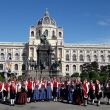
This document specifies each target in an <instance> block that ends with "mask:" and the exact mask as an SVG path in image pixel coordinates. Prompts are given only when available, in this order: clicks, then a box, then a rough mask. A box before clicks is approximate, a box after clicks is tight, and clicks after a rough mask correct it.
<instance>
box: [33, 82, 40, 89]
mask: <svg viewBox="0 0 110 110" xmlns="http://www.w3.org/2000/svg"><path fill="white" fill-rule="evenodd" d="M33 88H34V90H35V89H36V88H37V89H40V85H39V82H38V81H37V82H36V81H34V83H33Z"/></svg>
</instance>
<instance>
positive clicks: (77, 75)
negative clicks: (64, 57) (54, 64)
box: [71, 73, 79, 77]
mask: <svg viewBox="0 0 110 110" xmlns="http://www.w3.org/2000/svg"><path fill="white" fill-rule="evenodd" d="M71 77H79V73H73V74H72V75H71Z"/></svg>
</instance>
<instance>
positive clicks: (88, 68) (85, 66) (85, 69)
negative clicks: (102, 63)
mask: <svg viewBox="0 0 110 110" xmlns="http://www.w3.org/2000/svg"><path fill="white" fill-rule="evenodd" d="M82 66H83V71H82V72H86V73H88V74H89V72H91V70H92V67H91V64H90V63H84V64H83V65H82Z"/></svg>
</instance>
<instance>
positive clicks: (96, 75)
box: [89, 71, 98, 80]
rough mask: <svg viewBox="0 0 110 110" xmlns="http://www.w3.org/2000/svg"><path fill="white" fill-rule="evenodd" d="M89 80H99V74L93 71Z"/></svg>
mask: <svg viewBox="0 0 110 110" xmlns="http://www.w3.org/2000/svg"><path fill="white" fill-rule="evenodd" d="M89 78H90V79H94V80H95V79H97V78H98V73H97V72H95V71H91V72H90V74H89Z"/></svg>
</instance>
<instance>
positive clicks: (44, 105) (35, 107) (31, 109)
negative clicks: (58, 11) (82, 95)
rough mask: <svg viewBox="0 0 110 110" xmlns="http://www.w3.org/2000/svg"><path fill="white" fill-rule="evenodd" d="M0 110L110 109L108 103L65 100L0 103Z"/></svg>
mask: <svg viewBox="0 0 110 110" xmlns="http://www.w3.org/2000/svg"><path fill="white" fill-rule="evenodd" d="M0 110H110V105H106V104H101V105H100V106H99V107H97V106H96V103H95V104H94V105H90V104H89V105H88V106H87V107H84V106H83V105H73V104H68V103H66V102H64V103H62V102H53V101H51V102H36V103H35V102H32V103H29V104H26V105H15V106H10V105H8V104H7V105H5V104H0Z"/></svg>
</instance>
